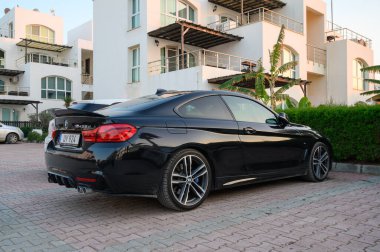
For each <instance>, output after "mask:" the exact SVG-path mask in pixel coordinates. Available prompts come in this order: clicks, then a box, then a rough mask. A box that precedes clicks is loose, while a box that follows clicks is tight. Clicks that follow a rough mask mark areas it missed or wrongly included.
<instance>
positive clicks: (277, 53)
mask: <svg viewBox="0 0 380 252" xmlns="http://www.w3.org/2000/svg"><path fill="white" fill-rule="evenodd" d="M284 39H285V26H282V27H281V31H280V34H279V36H278V39H277V43H276V44H275V45H274V46H273V50H272V51H269V59H270V65H271V67H270V71H269V75H266V74H265V73H264V71H265V69H264V67H263V66H262V62H261V60H259V62H258V70H257V71H256V72H250V73H244V74H241V75H238V76H236V77H234V78H232V79H231V80H229V81H227V82H225V83H223V84H222V85H221V86H220V89H227V90H231V91H237V92H242V93H245V94H248V95H251V96H253V97H255V98H257V99H260V100H262V101H263V102H264V103H268V101H270V103H271V107H272V109H275V108H276V101H278V100H284V99H286V97H288V95H285V94H284V92H285V91H286V90H288V89H289V88H291V87H293V86H294V85H296V84H299V82H300V79H295V80H291V81H290V82H289V83H288V84H286V85H284V86H283V87H281V88H279V89H278V90H277V91H275V88H276V86H275V85H276V82H277V80H278V78H279V76H281V75H282V74H283V73H286V72H287V71H289V70H291V69H293V68H294V67H296V66H297V65H298V61H290V62H287V63H285V64H283V65H280V63H281V62H280V61H281V53H282V48H283V42H284ZM252 79H255V80H256V81H255V87H254V88H255V91H252V90H250V89H248V88H242V87H238V86H237V85H238V84H239V83H242V82H246V81H249V80H252ZM265 83H268V84H269V90H270V93H269V94H268V93H267V92H266V90H265Z"/></svg>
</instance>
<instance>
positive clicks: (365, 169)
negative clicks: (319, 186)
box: [331, 163, 380, 176]
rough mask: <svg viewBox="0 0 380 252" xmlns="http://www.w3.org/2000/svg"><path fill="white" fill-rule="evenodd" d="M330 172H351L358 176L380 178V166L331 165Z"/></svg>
mask: <svg viewBox="0 0 380 252" xmlns="http://www.w3.org/2000/svg"><path fill="white" fill-rule="evenodd" d="M331 170H332V171H335V172H351V173H358V174H370V175H377V176H380V165H365V164H364V165H363V164H351V163H333V164H332V169H331Z"/></svg>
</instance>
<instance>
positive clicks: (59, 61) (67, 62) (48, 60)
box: [16, 55, 77, 67]
mask: <svg viewBox="0 0 380 252" xmlns="http://www.w3.org/2000/svg"><path fill="white" fill-rule="evenodd" d="M27 63H40V64H47V65H54V66H63V67H77V61H76V60H73V59H65V58H61V57H51V56H48V57H39V58H37V57H30V55H28V57H26V60H25V56H23V57H21V58H19V59H17V60H16V65H17V66H18V67H21V66H22V65H24V64H27Z"/></svg>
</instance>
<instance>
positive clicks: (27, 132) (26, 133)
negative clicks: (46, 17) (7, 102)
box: [20, 127, 33, 138]
mask: <svg viewBox="0 0 380 252" xmlns="http://www.w3.org/2000/svg"><path fill="white" fill-rule="evenodd" d="M20 129H21V131H22V132H23V133H24V137H25V138H28V135H29V133H30V132H31V131H32V130H33V128H31V127H21V128H20Z"/></svg>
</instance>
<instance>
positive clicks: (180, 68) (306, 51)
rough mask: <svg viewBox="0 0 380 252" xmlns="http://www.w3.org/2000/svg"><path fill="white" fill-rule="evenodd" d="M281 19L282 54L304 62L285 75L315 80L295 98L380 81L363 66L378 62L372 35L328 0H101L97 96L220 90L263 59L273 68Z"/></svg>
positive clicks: (337, 98) (350, 98)
mask: <svg viewBox="0 0 380 252" xmlns="http://www.w3.org/2000/svg"><path fill="white" fill-rule="evenodd" d="M281 25H285V27H286V28H287V29H286V38H285V43H284V45H285V46H284V48H283V57H282V61H283V62H287V61H289V60H293V59H296V60H297V61H298V62H299V65H298V66H297V67H296V68H295V69H294V70H292V71H289V72H288V73H286V74H285V77H295V78H301V79H302V80H305V82H304V83H306V81H309V82H311V83H309V84H308V85H306V88H305V86H304V85H302V86H301V87H302V88H300V86H295V87H293V88H292V89H291V90H289V91H288V93H289V94H290V95H291V96H292V97H293V98H295V99H297V100H299V99H300V98H301V97H302V96H304V94H306V95H307V96H308V97H309V98H310V99H311V101H312V103H313V105H318V104H321V103H328V102H330V101H333V102H334V103H341V104H354V103H356V102H357V101H362V100H365V99H366V98H365V97H363V96H360V93H361V92H362V91H363V90H368V89H373V86H372V85H369V86H367V85H366V84H364V83H363V77H364V76H363V74H362V73H361V71H360V70H359V69H360V68H361V67H362V66H367V65H372V64H373V51H372V49H371V43H372V42H371V40H370V39H368V38H366V37H364V36H361V35H359V34H358V33H356V32H354V31H351V30H349V29H346V28H342V27H339V26H337V25H332V24H331V23H328V22H327V21H326V3H325V1H323V0H282V1H280V0H241V1H231V0H125V1H113V2H112V4H110V2H109V1H102V0H94V51H95V54H94V73H95V75H94V94H95V98H131V97H137V96H141V95H146V94H151V93H154V92H155V90H156V89H157V88H164V89H175V90H191V89H213V88H217V87H218V83H221V82H223V81H225V80H228V79H229V78H230V76H231V75H233V74H237V73H240V72H242V71H247V70H249V68H250V67H252V66H253V63H254V62H256V61H257V60H258V59H262V61H263V64H264V67H265V68H266V69H269V55H268V50H269V49H272V47H273V45H274V44H275V43H276V39H277V37H278V34H279V31H280V27H281ZM181 30H182V32H183V33H181ZM181 34H184V36H183V37H184V41H183V42H184V44H185V46H184V49H182V36H181ZM182 52H183V53H184V56H182Z"/></svg>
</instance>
